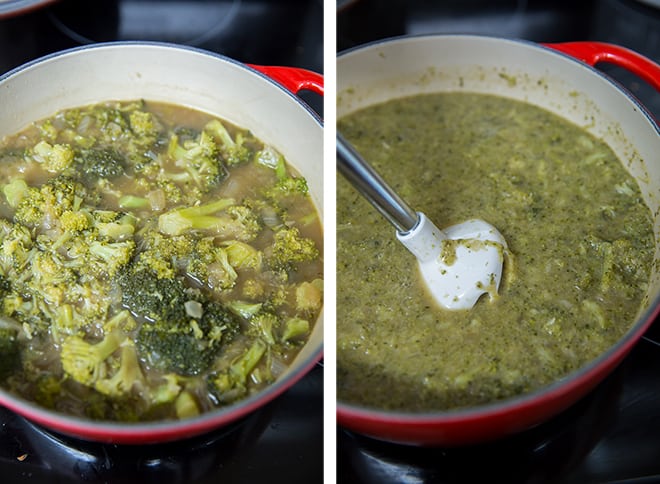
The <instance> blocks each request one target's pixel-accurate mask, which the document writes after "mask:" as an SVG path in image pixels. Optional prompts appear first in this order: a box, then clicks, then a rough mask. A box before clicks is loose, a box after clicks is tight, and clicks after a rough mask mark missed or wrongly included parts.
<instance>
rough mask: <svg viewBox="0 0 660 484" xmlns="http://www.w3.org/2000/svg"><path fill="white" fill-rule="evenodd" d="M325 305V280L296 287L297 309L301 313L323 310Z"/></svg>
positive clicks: (317, 280)
mask: <svg viewBox="0 0 660 484" xmlns="http://www.w3.org/2000/svg"><path fill="white" fill-rule="evenodd" d="M322 303H323V280H322V279H314V280H313V281H312V282H307V281H305V282H302V283H300V284H299V285H298V287H296V309H297V310H298V311H300V312H303V313H306V312H314V311H318V310H319V309H321V305H322Z"/></svg>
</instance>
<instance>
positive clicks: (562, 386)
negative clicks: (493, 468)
mask: <svg viewBox="0 0 660 484" xmlns="http://www.w3.org/2000/svg"><path fill="white" fill-rule="evenodd" d="M439 38H451V39H458V40H460V39H481V40H486V41H487V40H491V41H496V42H502V43H503V44H507V43H508V44H516V45H519V44H522V45H525V46H527V47H530V48H532V49H539V50H540V51H544V52H545V53H548V54H550V55H556V56H559V57H561V58H563V59H565V60H566V61H569V62H573V63H575V65H576V66H578V67H580V68H583V69H586V70H588V71H590V72H591V73H592V74H594V75H596V76H598V77H600V78H602V79H604V80H606V81H607V82H608V83H609V84H610V85H611V86H612V87H613V88H615V89H616V90H618V91H619V92H620V93H621V94H623V95H624V96H626V97H627V98H628V100H629V101H630V102H632V103H633V104H634V105H635V106H636V107H637V108H638V109H639V112H640V113H641V114H642V115H643V116H644V117H646V118H647V120H648V121H649V122H650V124H651V125H652V126H653V128H654V129H655V131H656V133H657V134H658V135H659V136H660V126H659V125H658V122H657V121H656V120H655V119H654V117H653V116H652V115H651V114H650V112H649V111H648V110H647V109H646V108H645V107H644V106H643V105H642V104H641V103H640V102H639V100H637V98H636V97H635V96H634V95H633V94H632V93H630V92H629V91H628V90H627V89H626V88H625V87H624V86H622V85H620V84H619V83H618V82H617V81H616V80H614V79H612V78H611V77H609V76H608V75H606V74H605V73H603V72H602V71H600V70H598V69H596V68H595V67H593V66H590V65H588V64H586V63H584V62H582V61H580V60H578V59H576V58H574V57H572V56H570V55H568V54H565V53H563V52H559V51H557V50H554V49H552V48H550V47H548V46H545V45H541V44H538V43H536V42H532V41H529V40H524V39H511V38H505V37H497V36H490V35H478V34H477V35H471V34H470V35H468V34H412V35H400V36H393V37H387V38H384V39H379V40H375V41H371V42H368V43H365V44H360V45H358V46H355V47H351V48H348V49H346V50H343V51H342V52H340V53H338V55H337V57H338V59H340V58H342V57H345V56H348V55H351V54H355V53H358V52H360V51H363V50H367V49H371V48H374V47H378V46H381V45H387V44H392V43H400V42H408V41H411V42H412V41H419V40H424V39H429V40H434V39H439ZM505 64H506V60H504V61H503V65H505ZM337 94H340V92H339V91H338V92H337ZM659 314H660V293H658V294H656V295H655V297H654V298H653V299H652V300H651V301H649V304H648V306H647V308H646V309H645V310H644V311H643V312H641V313H640V314H639V316H638V318H636V320H635V322H634V323H633V324H632V325H631V326H630V328H629V329H628V331H626V333H625V334H624V335H622V336H621V337H620V338H619V340H618V341H617V342H616V343H615V344H614V345H612V346H611V347H610V348H608V349H607V350H606V351H604V352H603V353H601V354H600V355H599V356H598V357H596V358H595V359H593V360H591V361H590V362H589V363H587V364H586V365H583V366H582V367H580V368H578V369H577V370H574V371H572V372H571V373H569V374H567V375H565V376H564V377H563V378H561V379H559V380H555V381H554V382H552V383H550V384H547V385H544V386H542V387H540V388H537V389H536V390H533V391H531V392H529V393H524V394H521V395H517V396H514V397H511V398H507V399H504V400H500V401H496V402H491V403H487V404H483V405H477V406H471V407H460V408H455V409H449V410H442V411H425V412H409V411H400V410H383V409H379V408H374V407H369V406H365V405H359V404H354V403H348V402H343V401H341V400H339V398H338V399H337V402H336V407H337V420H338V423H339V424H340V425H342V424H344V423H346V424H347V425H346V426H347V428H348V429H351V428H353V427H355V425H352V423H353V422H355V421H360V422H361V423H369V424H378V425H388V424H390V425H395V426H404V427H405V426H409V425H410V426H413V425H414V426H423V425H429V426H441V425H444V424H448V425H451V424H457V423H465V422H468V421H470V422H474V423H478V422H479V421H480V420H482V419H484V420H486V419H488V420H490V419H491V418H493V417H497V416H504V415H508V414H511V413H512V412H524V411H525V410H528V409H531V408H533V407H535V406H536V405H537V404H539V403H542V402H544V401H551V400H554V399H560V398H561V397H562V396H564V395H568V394H571V393H572V392H577V391H578V390H579V389H580V388H581V387H583V385H585V384H586V383H588V382H589V381H591V380H593V379H594V378H597V377H598V376H599V373H600V372H602V371H603V370H604V369H606V368H607V367H608V365H613V366H616V365H618V364H619V363H620V362H621V360H622V359H623V358H624V357H625V356H626V355H627V353H628V352H629V351H630V350H631V349H632V347H633V346H634V345H635V344H637V342H638V340H639V339H641V337H642V336H643V334H644V332H645V331H646V330H647V329H648V328H649V326H651V324H652V323H653V322H654V320H655V319H656V317H657V316H658V315H659ZM608 373H609V372H608ZM597 382H600V379H598V380H597ZM539 423H540V422H539ZM529 426H533V425H529ZM529 426H528V427H529ZM359 433H362V432H361V431H359ZM367 435H369V434H368V433H367ZM373 436H374V437H376V438H379V437H378V436H377V435H375V434H374V435H373ZM385 440H390V439H388V438H386V439H385ZM394 440H397V441H399V442H403V441H402V440H398V439H394ZM403 440H407V439H403ZM424 440H425V441H426V440H428V439H424Z"/></svg>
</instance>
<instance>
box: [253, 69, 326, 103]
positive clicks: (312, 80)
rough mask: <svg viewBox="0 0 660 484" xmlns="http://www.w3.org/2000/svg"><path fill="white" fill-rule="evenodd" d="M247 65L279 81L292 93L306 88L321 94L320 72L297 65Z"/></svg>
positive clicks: (321, 79)
mask: <svg viewBox="0 0 660 484" xmlns="http://www.w3.org/2000/svg"><path fill="white" fill-rule="evenodd" d="M248 66H249V67H251V68H252V69H254V70H257V71H259V72H261V73H262V74H265V75H266V76H268V77H270V78H271V79H273V80H274V81H276V82H278V83H280V84H281V85H282V86H284V87H285V88H287V89H288V90H289V91H291V92H292V93H294V94H298V93H299V92H300V91H302V90H303V89H307V90H309V91H312V92H315V93H316V94H319V95H321V96H323V76H322V75H321V74H317V73H316V72H312V71H309V70H307V69H301V68H299V67H281V66H260V65H255V64H248Z"/></svg>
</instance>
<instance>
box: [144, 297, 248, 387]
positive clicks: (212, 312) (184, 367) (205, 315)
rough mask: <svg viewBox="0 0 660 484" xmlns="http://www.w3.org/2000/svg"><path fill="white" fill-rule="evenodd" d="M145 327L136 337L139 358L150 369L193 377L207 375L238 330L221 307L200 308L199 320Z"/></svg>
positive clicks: (235, 320) (231, 316)
mask: <svg viewBox="0 0 660 484" xmlns="http://www.w3.org/2000/svg"><path fill="white" fill-rule="evenodd" d="M197 316H199V315H198V314H194V315H193V316H191V315H188V314H186V315H185V316H184V317H182V318H180V319H177V320H169V321H165V320H161V321H157V322H155V323H153V324H150V323H144V324H143V325H142V326H141V328H140V330H139V332H138V335H137V339H136V344H137V347H138V350H139V353H140V356H141V357H142V358H143V359H144V360H145V361H147V363H148V364H149V366H150V367H152V368H156V369H158V370H161V371H165V372H173V373H176V374H178V375H185V376H192V375H198V374H200V373H203V372H205V371H207V370H208V369H209V368H210V366H211V364H212V363H213V361H214V359H215V357H216V356H217V354H218V351H219V349H220V348H221V346H222V345H223V344H226V343H228V342H230V341H231V340H232V339H233V337H234V336H235V335H236V334H237V333H238V331H239V329H240V321H239V319H238V318H237V317H236V316H235V315H234V314H233V313H232V312H230V311H229V310H227V309H226V308H224V307H223V306H222V305H221V304H220V303H217V302H208V303H206V304H203V305H202V307H201V317H197Z"/></svg>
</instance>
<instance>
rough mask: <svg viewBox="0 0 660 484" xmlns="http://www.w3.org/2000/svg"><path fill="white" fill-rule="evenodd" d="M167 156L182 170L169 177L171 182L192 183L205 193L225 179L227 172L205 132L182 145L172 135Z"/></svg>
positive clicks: (177, 137) (216, 149)
mask: <svg viewBox="0 0 660 484" xmlns="http://www.w3.org/2000/svg"><path fill="white" fill-rule="evenodd" d="M167 154H168V156H169V157H170V158H171V159H172V160H174V164H175V166H177V167H179V168H181V169H182V170H183V171H182V172H180V173H177V174H172V175H169V179H170V180H172V181H176V182H187V181H192V182H193V183H194V184H195V185H197V186H198V187H199V188H200V189H201V190H202V191H204V192H206V191H208V190H209V189H211V188H212V187H214V186H216V185H218V184H219V183H220V182H221V181H222V180H224V179H225V178H226V177H227V171H226V170H225V167H224V165H223V164H222V161H221V160H220V158H219V153H218V147H217V145H216V143H215V141H214V140H213V138H212V137H211V135H209V134H208V133H207V132H206V131H202V132H201V133H200V134H199V135H198V136H197V137H196V138H195V139H186V140H184V141H183V142H182V144H181V143H180V139H179V136H178V135H176V134H173V135H172V136H171V137H170V142H169V145H168V148H167Z"/></svg>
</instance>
